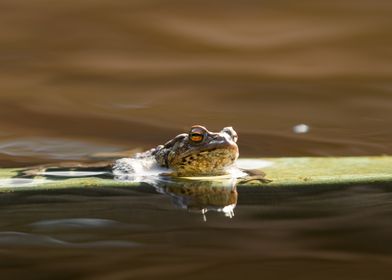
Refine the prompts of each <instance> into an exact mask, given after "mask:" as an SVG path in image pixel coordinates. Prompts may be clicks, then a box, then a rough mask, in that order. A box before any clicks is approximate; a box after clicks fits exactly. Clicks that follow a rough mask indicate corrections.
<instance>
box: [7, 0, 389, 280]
mask: <svg viewBox="0 0 392 280" xmlns="http://www.w3.org/2000/svg"><path fill="white" fill-rule="evenodd" d="M391 12H392V4H391V3H390V2H388V1H370V0H363V1H328V2H325V1H308V0H301V1H295V2H293V1H253V0H245V1H241V2H238V1H231V0H229V1H227V0H226V1H213V2H211V1H204V0H198V1H193V0H191V1H185V2H184V1H178V0H168V1H160V0H145V1H137V0H133V1H118V0H111V1H109V0H103V1H84V2H76V1H66V2H65V1H62V2H56V3H54V2H53V3H51V2H50V1H43V0H31V1H22V0H16V1H15V0H12V1H11V0H4V1H2V2H1V4H0V166H1V167H2V168H4V167H16V166H30V165H35V164H38V163H48V162H61V161H70V160H72V161H96V160H100V159H107V158H111V157H112V158H115V157H116V156H117V155H118V153H119V152H122V151H129V154H132V153H134V152H136V151H140V150H144V149H148V148H151V147H154V146H156V145H157V144H161V143H164V142H165V141H167V140H168V139H170V138H172V137H173V136H175V135H177V134H178V133H181V132H186V131H187V130H188V129H189V127H190V126H191V125H193V124H202V125H205V126H207V127H208V128H210V129H211V130H220V129H221V128H222V127H224V126H233V127H234V128H235V129H236V131H237V132H238V134H239V146H240V153H241V156H242V157H251V158H257V157H267V156H268V157H270V156H352V155H382V154H391V153H392V146H391V143H392V141H391V140H392V130H391V127H392V114H391V112H392V92H391V91H392V83H391V79H392V76H391V75H392V74H391V73H392V53H391V49H392V48H391V40H392V39H391V38H392V36H391V35H392V34H391V28H390V26H391V16H390V15H391ZM302 124H304V125H306V126H305V127H306V128H307V129H299V130H298V128H301V127H302V128H303V127H304V126H301V125H302ZM19 183H20V184H23V183H26V182H25V181H24V182H21V181H19ZM390 188H391V186H351V187H343V186H340V187H337V188H335V189H314V188H306V189H299V190H298V189H270V188H262V189H253V188H241V187H238V189H237V190H236V192H235V197H236V198H235V199H236V203H237V206H236V207H235V209H234V216H233V217H232V218H230V217H227V215H225V214H224V213H222V212H217V211H213V210H211V211H209V212H207V213H206V214H205V215H204V216H203V215H202V214H201V213H200V211H198V210H200V209H194V208H192V207H190V208H191V209H189V210H188V209H187V207H185V208H184V207H183V206H184V205H185V204H184V203H183V202H184V201H185V202H187V201H186V200H181V199H178V197H177V198H176V196H175V195H173V194H170V193H167V192H166V193H165V192H164V191H163V192H159V191H157V189H156V188H154V187H152V186H148V185H144V186H143V187H140V188H103V187H101V188H88V189H74V190H57V191H54V190H53V191H39V192H35V191H31V192H20V193H3V194H1V195H0V216H1V218H0V268H1V269H0V274H1V276H2V278H11V277H12V278H15V279H16V278H29V279H53V278H56V279H69V278H72V277H73V278H81V279H133V278H136V279H146V278H151V277H159V278H160V279H161V278H162V279H169V278H170V279H173V278H182V279H196V278H197V279H200V278H207V279H223V278H225V279H226V278H247V277H248V278H251V275H258V277H257V278H262V277H264V278H268V279H271V278H280V279H287V278H290V279H293V278H294V279H315V278H317V279H331V278H333V279H389V278H387V277H388V276H389V272H390V268H389V267H390V265H391V263H390V262H391V253H392V252H391V246H390V244H392V243H391V241H392V240H391V237H390V236H391V232H390V231H391V223H390V220H391V219H390V218H391V217H390V214H391V209H389V208H390V200H391V197H390ZM207 193H208V192H207ZM226 194H227V193H226ZM230 195H234V193H230V194H229V195H228V198H230ZM201 197H202V198H203V197H204V198H205V197H206V196H201ZM188 202H189V201H188ZM199 202H200V201H199ZM196 208H197V207H196ZM229 216H230V215H229ZM3 276H4V277H3ZM252 278H254V277H252Z"/></svg>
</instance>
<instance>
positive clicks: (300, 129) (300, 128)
mask: <svg viewBox="0 0 392 280" xmlns="http://www.w3.org/2000/svg"><path fill="white" fill-rule="evenodd" d="M309 129H310V127H309V126H308V125H306V124H303V123H301V124H297V125H295V126H293V132H294V133H298V134H301V133H308V132H309Z"/></svg>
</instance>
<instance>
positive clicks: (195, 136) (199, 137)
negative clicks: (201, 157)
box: [188, 126, 206, 143]
mask: <svg viewBox="0 0 392 280" xmlns="http://www.w3.org/2000/svg"><path fill="white" fill-rule="evenodd" d="M205 136H206V130H205V129H203V127H201V126H194V127H192V129H191V131H190V132H189V136H188V137H189V140H190V141H191V142H193V143H201V142H203V140H204V139H205Z"/></svg>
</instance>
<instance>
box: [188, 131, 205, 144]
mask: <svg viewBox="0 0 392 280" xmlns="http://www.w3.org/2000/svg"><path fill="white" fill-rule="evenodd" d="M189 139H191V140H192V141H193V142H196V143H198V142H201V141H203V139H204V135H203V134H199V133H191V134H190V135H189Z"/></svg>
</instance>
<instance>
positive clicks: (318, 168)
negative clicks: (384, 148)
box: [0, 156, 392, 192]
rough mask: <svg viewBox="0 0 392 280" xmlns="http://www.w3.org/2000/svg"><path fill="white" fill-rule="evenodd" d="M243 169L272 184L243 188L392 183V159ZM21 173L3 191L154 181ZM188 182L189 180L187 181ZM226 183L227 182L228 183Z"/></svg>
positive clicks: (6, 177) (2, 183) (274, 163)
mask: <svg viewBox="0 0 392 280" xmlns="http://www.w3.org/2000/svg"><path fill="white" fill-rule="evenodd" d="M238 165H239V166H240V167H246V168H253V169H254V168H260V169H262V170H263V171H264V172H265V173H266V174H267V176H266V177H267V178H268V179H270V180H272V182H271V183H268V184H266V183H261V182H258V181H250V182H247V183H245V184H241V186H242V185H246V186H255V187H257V186H266V187H286V186H287V187H290V186H309V185H318V186H323V185H347V184H357V183H363V184H375V183H387V182H392V157H391V156H378V157H296V158H266V159H240V160H239V161H238ZM20 170H21V169H0V191H3V192H9V191H20V190H26V189H29V190H33V189H55V188H83V187H109V186H114V187H115V186H124V187H126V186H140V185H141V184H143V182H147V183H150V180H148V179H147V180H146V181H143V180H140V181H137V182H136V181H134V182H132V181H121V180H114V179H110V178H98V177H94V174H91V176H88V177H73V178H72V177H70V178H64V177H58V178H52V177H36V178H30V179H29V178H18V177H17V174H18V172H19V171H20ZM184 180H185V179H184ZM198 180H201V181H203V180H206V181H215V184H216V185H219V184H221V185H222V186H225V185H227V178H226V179H225V178H221V177H209V178H206V177H205V178H198ZM225 180H226V181H225Z"/></svg>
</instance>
